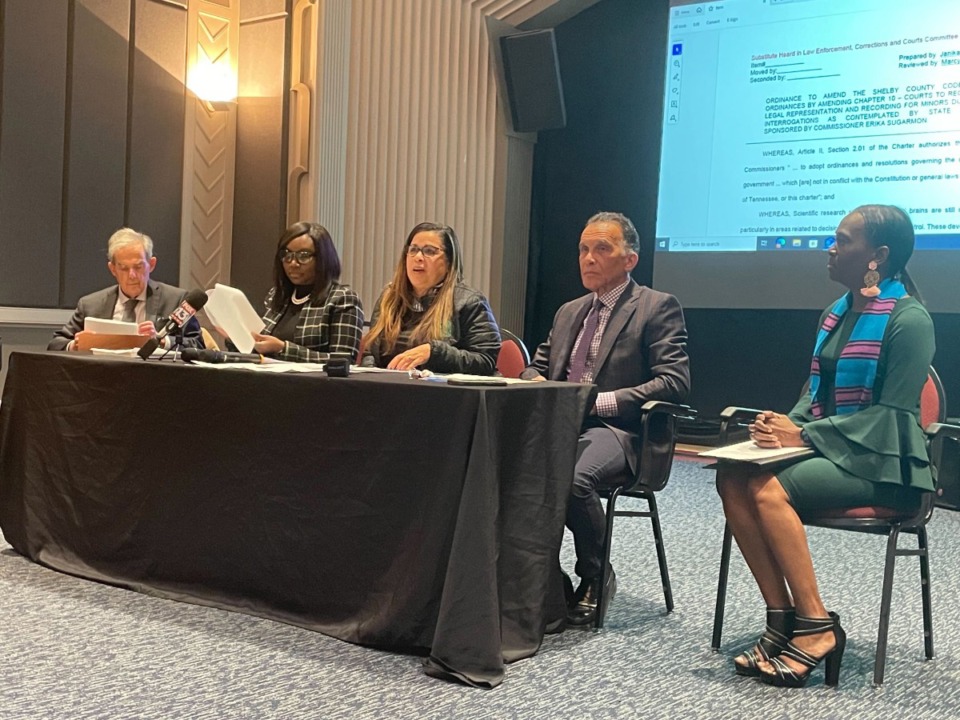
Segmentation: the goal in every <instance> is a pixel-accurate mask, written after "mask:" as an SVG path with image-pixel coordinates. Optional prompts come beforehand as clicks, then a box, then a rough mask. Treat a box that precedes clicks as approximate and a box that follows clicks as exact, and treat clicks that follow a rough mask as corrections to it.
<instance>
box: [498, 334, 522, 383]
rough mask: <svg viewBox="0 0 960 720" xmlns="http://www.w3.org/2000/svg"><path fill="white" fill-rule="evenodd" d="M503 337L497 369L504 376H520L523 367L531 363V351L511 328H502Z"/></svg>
mask: <svg viewBox="0 0 960 720" xmlns="http://www.w3.org/2000/svg"><path fill="white" fill-rule="evenodd" d="M500 335H501V337H502V339H503V342H502V344H501V345H500V354H499V355H497V370H498V371H499V372H500V374H501V375H503V377H508V378H518V377H520V373H521V372H523V369H524V368H525V367H527V365H529V364H530V353H529V352H527V348H526V346H525V345H524V344H523V341H522V340H521V339H520V338H518V337H517V336H516V335H514V334H513V333H512V332H510V331H509V330H503V329H502V328H501V330H500Z"/></svg>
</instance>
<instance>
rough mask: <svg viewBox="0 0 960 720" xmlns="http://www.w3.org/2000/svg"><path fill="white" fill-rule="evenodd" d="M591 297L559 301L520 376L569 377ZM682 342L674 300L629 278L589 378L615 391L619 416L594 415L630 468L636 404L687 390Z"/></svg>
mask: <svg viewBox="0 0 960 720" xmlns="http://www.w3.org/2000/svg"><path fill="white" fill-rule="evenodd" d="M595 297H596V296H595V295H594V294H593V293H590V294H589V295H584V296H583V297H581V298H577V299H576V300H572V301H571V302H568V303H566V304H565V305H563V306H561V308H560V309H559V310H558V311H557V314H556V316H555V317H554V319H553V327H552V328H551V330H550V335H549V336H548V337H547V340H546V342H544V343H543V344H541V345H540V347H538V348H537V352H536V354H535V355H534V358H533V361H532V362H531V363H530V366H529V367H528V368H527V369H526V370H524V372H523V375H521V377H525V378H531V377H534V376H535V374H540V375H542V376H543V377H545V378H547V379H548V380H566V379H567V366H568V365H569V363H570V355H571V353H572V352H573V344H574V343H575V342H576V340H577V335H578V334H579V332H580V329H581V327H583V322H584V319H585V318H586V316H587V313H588V312H589V311H590V306H591V304H592V303H593V301H594V298H595ZM686 344H687V330H686V325H685V324H684V321H683V310H682V309H681V308H680V303H679V302H678V301H677V299H676V298H675V297H674V296H673V295H668V294H666V293H662V292H658V291H656V290H651V289H650V288H648V287H644V286H642V285H638V284H637V283H636V282H634V281H633V280H630V283H629V285H627V288H626V290H624V291H623V295H621V296H620V299H619V300H617V304H616V305H615V306H614V308H613V312H612V313H611V315H610V320H609V322H608V323H607V326H606V328H604V331H603V337H602V338H601V340H600V350H599V352H598V354H597V358H596V363H595V364H594V372H593V376H594V379H593V382H594V384H596V386H597V389H598V390H599V391H600V392H613V393H614V396H615V397H616V400H617V409H618V412H619V415H618V416H617V417H609V418H596V419H597V420H599V421H600V422H602V423H603V424H604V425H606V426H607V427H609V428H610V429H611V430H613V431H614V433H615V434H616V435H617V439H618V440H619V441H620V444H621V445H622V446H623V451H624V454H625V455H626V458H627V462H628V464H629V465H630V469H631V470H632V471H633V472H634V473H636V472H637V469H638V468H639V466H640V462H641V457H640V437H639V431H640V423H639V420H640V414H641V413H640V408H641V407H642V406H643V404H644V403H645V402H647V401H648V400H666V401H668V402H674V403H679V402H683V401H684V400H685V399H686V397H687V394H688V393H689V392H690V361H689V358H688V357H687V350H686ZM534 371H535V372H534ZM665 442H668V440H665ZM652 449H653V450H654V451H656V450H657V448H652ZM644 460H645V461H646V458H644Z"/></svg>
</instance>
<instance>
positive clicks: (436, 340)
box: [362, 223, 500, 375]
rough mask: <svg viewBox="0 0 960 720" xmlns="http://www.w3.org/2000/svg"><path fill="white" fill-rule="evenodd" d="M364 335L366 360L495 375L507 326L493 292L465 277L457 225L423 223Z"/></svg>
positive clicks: (408, 243) (380, 364)
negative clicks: (500, 323) (488, 294)
mask: <svg viewBox="0 0 960 720" xmlns="http://www.w3.org/2000/svg"><path fill="white" fill-rule="evenodd" d="M370 324H371V327H370V331H369V332H368V333H367V334H366V336H365V337H364V339H363V346H364V351H363V363H362V364H363V365H367V366H370V367H373V366H376V367H385V368H389V369H391V370H413V369H421V370H430V371H432V372H439V373H454V372H460V373H470V374H472V375H493V374H494V373H495V372H496V369H497V355H498V354H499V352H500V328H499V327H497V321H496V320H495V319H494V317H493V312H492V311H491V310H490V304H489V303H488V302H487V299H486V298H485V297H484V296H483V294H482V293H481V292H479V291H478V290H474V289H473V288H471V287H468V286H467V285H466V284H464V282H463V255H462V252H461V250H460V241H459V240H458V239H457V234H456V233H455V232H454V231H453V228H451V227H449V226H447V225H438V224H434V223H420V224H419V225H417V226H416V227H415V228H413V230H411V231H410V234H409V235H407V240H406V242H405V243H404V245H403V252H402V253H401V256H400V261H399V262H398V263H397V269H396V271H395V272H394V275H393V281H392V282H391V283H390V284H389V285H387V287H386V288H384V290H383V292H382V293H381V294H380V298H379V299H378V300H377V304H376V308H375V309H374V311H373V317H372V318H371V320H370Z"/></svg>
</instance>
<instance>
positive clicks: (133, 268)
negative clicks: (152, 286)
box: [113, 262, 147, 275]
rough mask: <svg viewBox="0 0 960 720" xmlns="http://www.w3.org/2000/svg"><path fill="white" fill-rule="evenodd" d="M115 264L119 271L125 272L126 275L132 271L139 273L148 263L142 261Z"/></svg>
mask: <svg viewBox="0 0 960 720" xmlns="http://www.w3.org/2000/svg"><path fill="white" fill-rule="evenodd" d="M113 266H114V267H115V268H116V269H117V271H118V272H120V273H123V274H124V275H126V274H127V273H129V272H131V271H132V272H135V273H136V274H137V275H139V274H140V273H142V272H143V269H144V268H145V267H147V264H146V263H142V262H139V263H135V264H133V265H121V264H120V263H114V265H113Z"/></svg>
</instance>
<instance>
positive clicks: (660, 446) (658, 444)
mask: <svg viewBox="0 0 960 720" xmlns="http://www.w3.org/2000/svg"><path fill="white" fill-rule="evenodd" d="M696 416H697V411H696V410H694V409H693V408H692V407H690V406H689V405H680V404H678V403H670V402H666V401H664V400H649V401H647V402H645V403H644V404H643V405H642V406H641V408H640V466H639V468H638V474H637V475H636V477H635V478H634V481H633V483H632V484H628V485H626V486H625V488H624V489H625V490H631V489H634V488H637V487H638V486H641V485H642V486H644V487H645V488H647V489H649V490H661V489H663V486H664V485H666V484H667V480H668V479H669V477H670V469H671V468H672V467H673V450H674V447H675V446H676V442H677V434H676V425H677V420H678V419H681V418H684V419H685V418H695V417H696Z"/></svg>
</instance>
